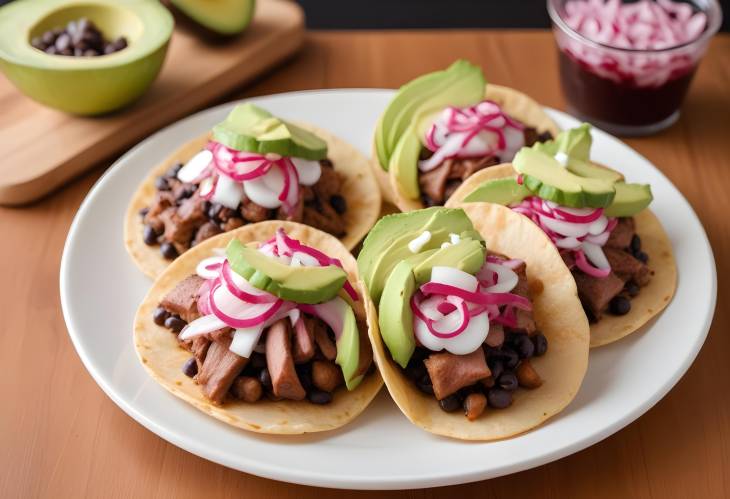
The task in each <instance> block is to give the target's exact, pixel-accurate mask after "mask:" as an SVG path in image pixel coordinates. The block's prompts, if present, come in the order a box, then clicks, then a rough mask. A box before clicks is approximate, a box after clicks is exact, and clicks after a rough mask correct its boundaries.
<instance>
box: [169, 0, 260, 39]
mask: <svg viewBox="0 0 730 499" xmlns="http://www.w3.org/2000/svg"><path fill="white" fill-rule="evenodd" d="M168 1H169V3H171V4H172V5H173V6H174V7H175V8H177V9H178V10H179V11H180V12H181V13H183V14H184V15H185V16H186V17H188V18H189V19H191V20H192V21H194V22H196V23H198V24H200V25H201V26H202V27H203V28H205V29H207V30H210V31H212V32H213V33H216V34H218V35H222V36H232V35H237V34H239V33H241V32H243V31H244V30H245V29H246V28H247V27H248V25H249V24H250V23H251V19H252V18H253V13H254V10H255V7H256V0H216V1H214V2H211V1H210V0H168Z"/></svg>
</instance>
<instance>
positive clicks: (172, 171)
mask: <svg viewBox="0 0 730 499" xmlns="http://www.w3.org/2000/svg"><path fill="white" fill-rule="evenodd" d="M182 167H183V165H182V163H175V164H174V165H172V166H171V167H170V168H168V169H167V171H166V172H165V177H168V178H177V174H178V172H179V171H180V169H181V168H182Z"/></svg>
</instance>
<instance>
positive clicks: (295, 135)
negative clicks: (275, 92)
mask: <svg viewBox="0 0 730 499" xmlns="http://www.w3.org/2000/svg"><path fill="white" fill-rule="evenodd" d="M213 140H216V141H218V142H220V143H221V144H223V145H225V146H227V147H230V148H231V149H235V150H237V151H250V152H254V153H258V154H267V153H274V154H279V155H281V156H290V157H296V158H304V159H310V160H320V159H325V158H326V157H327V143H326V142H325V141H324V140H322V139H320V138H319V137H317V136H316V135H314V134H313V133H311V132H308V131H306V130H304V129H303V128H300V127H298V126H296V125H293V124H291V123H288V122H286V121H284V120H281V119H279V118H276V117H274V116H273V115H272V114H271V113H269V112H268V111H266V110H265V109H261V108H260V107H258V106H255V105H253V104H251V103H248V102H247V103H245V104H240V105H238V106H236V107H235V108H234V109H233V111H231V112H230V114H229V115H228V117H227V118H226V119H225V121H223V122H222V123H219V124H218V125H216V126H215V127H213Z"/></svg>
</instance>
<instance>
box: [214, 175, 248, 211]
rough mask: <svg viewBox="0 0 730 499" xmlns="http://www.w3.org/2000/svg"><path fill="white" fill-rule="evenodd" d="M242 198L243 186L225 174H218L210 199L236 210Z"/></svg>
mask: <svg viewBox="0 0 730 499" xmlns="http://www.w3.org/2000/svg"><path fill="white" fill-rule="evenodd" d="M241 198H243V187H242V186H241V183H240V182H236V181H235V180H233V179H232V178H230V177H227V176H226V175H219V176H218V182H217V183H216V186H215V192H214V193H213V197H212V198H211V199H210V200H211V202H213V203H218V204H222V205H223V206H225V207H226V208H230V209H232V210H237V209H238V205H239V204H241Z"/></svg>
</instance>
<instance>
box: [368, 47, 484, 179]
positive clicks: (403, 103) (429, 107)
mask: <svg viewBox="0 0 730 499" xmlns="http://www.w3.org/2000/svg"><path fill="white" fill-rule="evenodd" d="M485 85H486V82H485V80H484V75H483V74H482V71H481V68H479V67H478V66H475V65H473V64H471V63H470V62H469V61H465V60H458V61H456V62H454V63H453V64H452V65H451V66H449V67H448V68H446V69H445V70H442V71H436V72H433V73H428V74H425V75H422V76H420V77H418V78H416V79H415V80H412V81H410V82H409V83H406V84H405V85H403V86H402V87H401V88H400V89H399V90H398V92H396V94H395V96H394V97H393V100H391V101H390V104H388V107H387V108H386V109H385V112H384V113H383V115H382V116H381V117H380V119H379V120H378V124H377V126H376V129H375V150H376V153H377V156H378V161H379V162H380V166H381V167H382V168H383V169H384V170H388V169H389V167H390V164H391V155H392V154H393V152H394V151H395V148H396V144H397V143H398V142H399V141H400V140H401V137H402V136H403V134H404V132H405V131H406V129H407V128H408V127H409V126H411V125H412V123H413V121H414V117H417V116H419V115H422V114H423V113H430V112H433V111H436V110H441V109H443V108H444V107H446V106H466V105H471V104H476V103H477V102H479V101H481V100H482V99H484V92H485Z"/></svg>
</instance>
